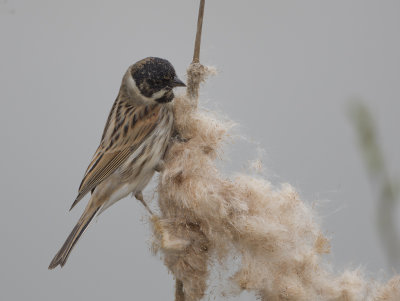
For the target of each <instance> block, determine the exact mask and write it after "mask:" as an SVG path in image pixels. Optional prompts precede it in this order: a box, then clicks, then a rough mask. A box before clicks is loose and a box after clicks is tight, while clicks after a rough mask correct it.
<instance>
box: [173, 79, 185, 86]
mask: <svg viewBox="0 0 400 301" xmlns="http://www.w3.org/2000/svg"><path fill="white" fill-rule="evenodd" d="M172 85H173V87H186V85H185V83H184V82H183V81H181V80H180V79H179V78H178V77H177V76H175V77H174V79H173V80H172Z"/></svg>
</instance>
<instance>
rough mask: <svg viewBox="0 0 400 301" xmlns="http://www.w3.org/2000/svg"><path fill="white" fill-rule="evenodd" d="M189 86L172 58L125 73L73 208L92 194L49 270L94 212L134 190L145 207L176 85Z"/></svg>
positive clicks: (162, 151) (169, 131) (170, 121)
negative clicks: (173, 63) (176, 69)
mask: <svg viewBox="0 0 400 301" xmlns="http://www.w3.org/2000/svg"><path fill="white" fill-rule="evenodd" d="M184 86H185V84H184V83H183V82H182V81H181V80H180V79H179V78H178V77H177V76H176V73H175V70H174V67H173V66H172V65H171V63H170V62H168V61H167V60H164V59H160V58H156V57H148V58H145V59H143V60H141V61H139V62H137V63H135V64H134V65H132V66H130V67H129V68H128V70H127V71H126V73H125V75H124V77H123V79H122V84H121V88H120V90H119V93H118V96H117V99H116V100H115V102H114V104H113V106H112V108H111V112H110V114H109V116H108V119H107V122H106V125H105V128H104V132H103V135H102V137H101V142H100V146H99V147H98V149H97V151H96V152H95V154H94V156H93V159H92V162H91V163H90V164H89V167H88V168H87V170H86V173H85V176H84V178H83V180H82V182H81V185H80V186H79V191H78V196H77V197H76V199H75V201H74V202H73V204H72V206H71V209H72V208H73V207H74V206H75V205H76V204H77V203H78V202H79V201H80V200H81V199H82V198H83V197H84V196H85V195H86V194H87V193H89V192H91V197H90V200H89V203H88V204H87V206H86V208H85V211H84V212H83V214H82V216H81V217H80V219H79V221H78V223H77V224H76V226H75V227H74V229H73V230H72V232H71V234H70V235H69V236H68V238H67V240H66V241H65V243H64V245H63V246H62V247H61V249H60V250H59V251H58V252H57V254H56V255H55V256H54V258H53V260H52V261H51V263H50V265H49V269H54V268H55V267H56V266H58V265H60V266H61V267H62V266H64V264H65V263H66V261H67V259H68V256H69V254H70V252H71V250H72V248H73V247H74V245H75V244H76V242H77V241H78V239H79V237H80V236H81V235H82V233H83V232H84V231H85V229H86V227H87V226H88V225H89V223H90V221H91V220H92V219H93V217H94V216H95V215H96V214H100V213H101V212H103V211H104V210H105V209H107V208H108V207H110V206H111V205H112V204H114V203H115V202H117V201H118V200H120V199H122V198H124V197H126V196H127V195H128V194H129V193H133V194H134V195H135V197H136V198H137V199H138V200H140V201H141V202H142V203H143V205H144V206H145V207H146V208H147V210H148V211H149V212H150V213H151V211H150V209H149V208H148V206H147V205H146V203H145V202H144V200H143V195H142V190H143V189H144V188H145V186H146V185H147V184H148V182H149V181H150V179H151V177H152V176H153V174H154V171H160V170H161V169H162V163H163V161H162V159H163V157H164V154H165V152H166V149H167V146H168V143H169V141H170V138H171V134H172V126H173V112H172V105H171V101H172V100H173V98H174V93H173V91H172V89H173V88H174V87H184Z"/></svg>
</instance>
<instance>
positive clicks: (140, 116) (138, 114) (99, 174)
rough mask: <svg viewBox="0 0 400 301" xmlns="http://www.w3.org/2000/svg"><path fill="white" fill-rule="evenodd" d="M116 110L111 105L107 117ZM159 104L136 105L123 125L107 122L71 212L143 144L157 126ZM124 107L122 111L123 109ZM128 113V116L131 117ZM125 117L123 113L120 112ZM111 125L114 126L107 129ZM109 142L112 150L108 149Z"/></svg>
mask: <svg viewBox="0 0 400 301" xmlns="http://www.w3.org/2000/svg"><path fill="white" fill-rule="evenodd" d="M116 102H120V100H119V99H117V100H116ZM116 107H118V106H116V105H113V108H112V109H111V112H110V115H112V114H114V112H115V108H116ZM160 108H161V105H158V104H156V105H144V106H138V107H136V108H134V109H133V111H132V112H133V113H131V114H133V117H130V118H124V120H123V123H122V124H120V125H118V124H115V123H114V124H112V123H111V122H110V121H109V120H110V119H111V118H110V117H109V119H108V121H107V126H106V127H105V129H104V133H103V137H102V138H103V139H102V141H101V142H100V146H99V148H98V149H97V151H96V153H95V154H94V156H93V159H92V161H91V163H90V164H89V167H88V169H87V170H86V174H85V176H84V178H83V180H82V182H81V185H80V186H79V191H78V196H77V197H76V199H75V201H74V202H73V204H72V206H71V208H70V210H71V209H72V208H74V207H75V205H76V204H78V202H79V201H80V200H81V199H82V198H83V197H84V196H85V195H86V194H87V193H88V192H89V191H91V190H93V189H94V188H95V187H96V186H97V185H99V184H100V183H101V182H102V181H104V180H105V179H106V178H107V177H108V176H110V175H111V174H112V173H113V172H114V171H115V170H116V169H118V167H120V166H121V165H122V164H123V163H124V162H125V160H126V159H127V158H128V157H129V155H130V154H132V153H133V152H134V151H135V150H136V149H137V148H138V147H139V146H140V145H141V144H142V142H143V141H144V140H145V139H146V138H147V137H148V136H149V135H150V134H151V132H152V131H153V130H154V128H155V127H156V125H157V121H158V119H159V117H160V116H159V115H160ZM126 109H127V108H125V107H123V108H121V110H126ZM131 114H128V116H130V115H131ZM122 116H125V113H122ZM131 120H135V125H134V127H133V128H130V127H129V124H130V122H131ZM110 126H113V128H112V129H110ZM125 126H127V127H128V133H127V134H125V135H124V134H123V131H124V128H125ZM110 130H112V134H111V135H110V136H109V135H108V133H109V132H110ZM111 143H112V147H109V146H110V144H111Z"/></svg>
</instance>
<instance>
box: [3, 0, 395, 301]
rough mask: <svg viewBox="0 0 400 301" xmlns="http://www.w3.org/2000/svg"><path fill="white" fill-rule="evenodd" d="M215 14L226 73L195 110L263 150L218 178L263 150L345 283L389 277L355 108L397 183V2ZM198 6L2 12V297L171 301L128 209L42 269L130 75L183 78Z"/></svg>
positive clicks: (68, 4) (211, 9)
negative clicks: (234, 125)
mask: <svg viewBox="0 0 400 301" xmlns="http://www.w3.org/2000/svg"><path fill="white" fill-rule="evenodd" d="M206 2H207V3H206V13H205V19H204V22H205V23H204V29H203V41H202V53H201V61H202V63H203V64H208V65H214V66H216V67H217V68H218V70H219V75H218V76H217V77H214V78H211V79H210V80H209V81H208V82H207V84H206V85H205V86H204V88H203V89H202V104H203V105H204V106H205V107H207V108H212V109H216V110H218V111H219V112H221V113H223V114H224V115H225V116H229V117H230V118H232V119H233V120H235V121H237V122H238V123H239V124H240V127H239V129H238V130H237V131H236V133H240V134H241V135H243V136H246V137H247V138H249V139H251V140H253V141H255V142H254V143H250V142H245V141H243V140H239V142H238V143H237V144H234V145H232V146H230V147H229V149H228V150H227V155H229V159H227V160H226V161H225V162H224V164H225V167H224V168H225V170H228V171H243V170H245V166H246V162H247V160H249V159H254V158H255V157H256V155H257V151H256V150H255V148H256V145H259V146H260V147H262V148H263V149H264V150H265V154H264V160H263V161H264V163H265V175H266V177H267V178H268V179H269V180H271V181H272V182H273V183H274V184H277V185H278V184H279V183H281V182H289V183H291V184H292V185H294V186H295V187H296V188H297V189H298V190H299V192H300V193H301V195H302V198H303V199H304V200H306V201H307V202H309V203H314V204H316V208H317V209H318V211H319V213H320V219H321V223H322V227H323V229H324V231H325V233H327V234H328V235H329V236H330V237H331V238H332V255H329V256H328V257H327V261H328V262H330V263H332V265H333V266H334V267H335V269H336V270H337V271H341V270H343V269H344V268H347V267H354V268H356V267H359V266H361V267H363V268H364V269H365V271H366V273H367V275H369V276H371V277H377V278H379V277H383V278H385V277H386V276H389V275H391V273H392V270H391V269H390V267H388V266H387V265H386V261H385V258H384V252H383V251H382V247H381V246H380V242H379V239H378V237H377V232H376V225H375V215H374V210H375V206H376V202H375V198H374V195H373V192H372V190H371V187H370V185H369V182H368V177H367V174H366V170H365V167H364V164H363V160H362V158H361V157H360V151H359V148H358V145H357V139H356V135H355V132H354V130H353V128H352V125H351V123H350V122H349V118H348V114H347V105H348V102H349V100H350V99H352V98H354V97H358V98H361V99H362V100H363V101H364V102H365V103H366V104H368V106H369V107H370V108H371V110H372V112H373V114H374V117H375V119H376V122H377V125H378V127H379V133H380V142H381V146H382V148H383V150H384V153H385V155H386V159H387V162H388V163H390V164H389V169H390V171H391V172H392V174H396V173H397V175H399V173H400V156H399V155H398V154H399V153H400V142H399V134H398V131H399V117H398V115H399V112H400V105H399V99H400V35H399V29H400V2H399V1H395V0H393V1H391V0H384V1H372V0H335V1H319V0H302V1H281V0H269V1H232V0H230V1H229V0H218V1H216V0H214V1H212V0H207V1H206ZM197 9H198V1H197V0H196V1H194V0H193V1H188V0H170V1H161V0H157V1H155V0H142V1H138V0H130V1H94V0H90V1H89V0H87V1H77V0H71V1H44V0H37V1H27V0H25V1H22V0H21V1H17V0H15V1H13V0H8V1H6V0H0V38H1V47H0V49H1V50H0V100H1V104H2V109H1V110H0V135H1V141H2V143H1V145H2V148H1V154H2V155H1V156H0V167H1V170H2V173H1V175H0V177H1V183H2V184H1V192H2V202H1V210H0V238H1V244H0V246H1V256H0V267H1V268H0V283H1V286H0V299H1V300H27V299H29V300H60V301H62V300H95V299H96V300H99V301H100V300H172V299H173V284H174V282H173V279H172V276H171V275H169V274H168V272H167V270H166V268H165V267H164V265H163V263H162V262H161V261H160V260H159V258H158V257H157V256H153V255H152V254H151V252H150V251H149V247H150V244H149V239H150V231H149V225H148V222H147V221H146V212H145V210H144V208H143V207H142V205H141V204H140V203H139V202H138V201H136V200H134V199H132V198H128V199H125V200H122V201H120V202H119V203H118V204H116V205H115V206H113V207H112V208H111V209H110V210H108V211H107V212H105V213H104V214H103V215H102V216H100V217H99V218H98V219H97V221H95V222H94V223H93V224H92V225H91V227H89V229H88V231H87V232H86V233H85V235H84V236H83V237H82V239H81V240H80V242H79V244H78V245H77V246H76V248H75V249H74V251H73V252H72V255H71V256H70V259H69V262H68V263H67V265H66V266H65V267H64V268H63V269H61V270H60V269H57V270H55V271H48V270H47V266H48V264H49V262H50V260H51V259H52V257H53V255H54V254H55V252H56V251H57V250H58V248H59V247H60V246H61V244H62V243H63V242H64V240H65V238H66V237H67V235H68V234H69V232H70V231H71V229H72V227H73V226H74V225H75V222H76V221H77V220H78V218H79V216H80V214H81V212H82V210H83V207H84V203H85V202H86V200H87V198H85V201H83V202H82V204H80V205H79V206H77V208H76V209H74V210H73V211H72V212H70V213H69V212H68V209H69V207H70V205H71V203H72V201H73V200H74V197H75V194H76V191H77V188H78V185H79V183H80V181H81V178H82V176H83V173H84V171H85V169H86V167H87V165H88V164H89V162H90V158H91V156H92V154H93V152H94V151H95V149H96V148H97V145H98V143H99V139H100V136H101V132H102V130H103V126H104V123H105V120H106V118H107V115H108V112H109V110H110V108H111V105H112V103H113V101H114V99H115V97H116V95H117V93H118V89H119V85H120V81H121V78H122V75H123V74H124V72H125V70H126V68H127V67H128V66H129V65H130V64H132V63H134V62H135V61H137V60H139V59H141V58H144V57H147V56H159V57H163V58H166V59H168V60H170V61H171V63H172V64H173V65H174V66H175V68H176V70H177V73H178V75H180V77H181V78H183V79H185V70H186V67H187V66H188V64H189V63H190V61H191V57H192V51H193V42H194V34H195V26H196V18H197ZM152 196H153V193H152V190H151V189H147V191H146V197H147V199H149V198H151V197H152ZM155 203H156V202H155V200H153V203H152V207H153V208H155V207H156V206H155ZM397 214H398V215H399V216H400V214H399V212H397ZM398 226H400V225H398ZM210 298H211V299H212V298H213V297H210ZM205 299H206V300H207V299H208V297H206V298H205ZM217 299H219V297H217ZM235 300H254V297H253V296H251V294H247V295H246V294H244V295H242V296H240V297H238V298H236V299H235Z"/></svg>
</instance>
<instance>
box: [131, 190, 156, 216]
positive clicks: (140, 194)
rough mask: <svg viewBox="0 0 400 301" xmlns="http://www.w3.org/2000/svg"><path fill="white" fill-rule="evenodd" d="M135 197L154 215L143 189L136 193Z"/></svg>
mask: <svg viewBox="0 0 400 301" xmlns="http://www.w3.org/2000/svg"><path fill="white" fill-rule="evenodd" d="M135 198H136V199H137V200H139V201H141V202H142V204H143V206H144V207H146V209H147V211H149V213H150V215H153V212H152V211H151V210H150V208H149V206H147V204H146V202H145V201H144V199H143V193H142V192H141V191H139V192H136V193H135Z"/></svg>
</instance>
